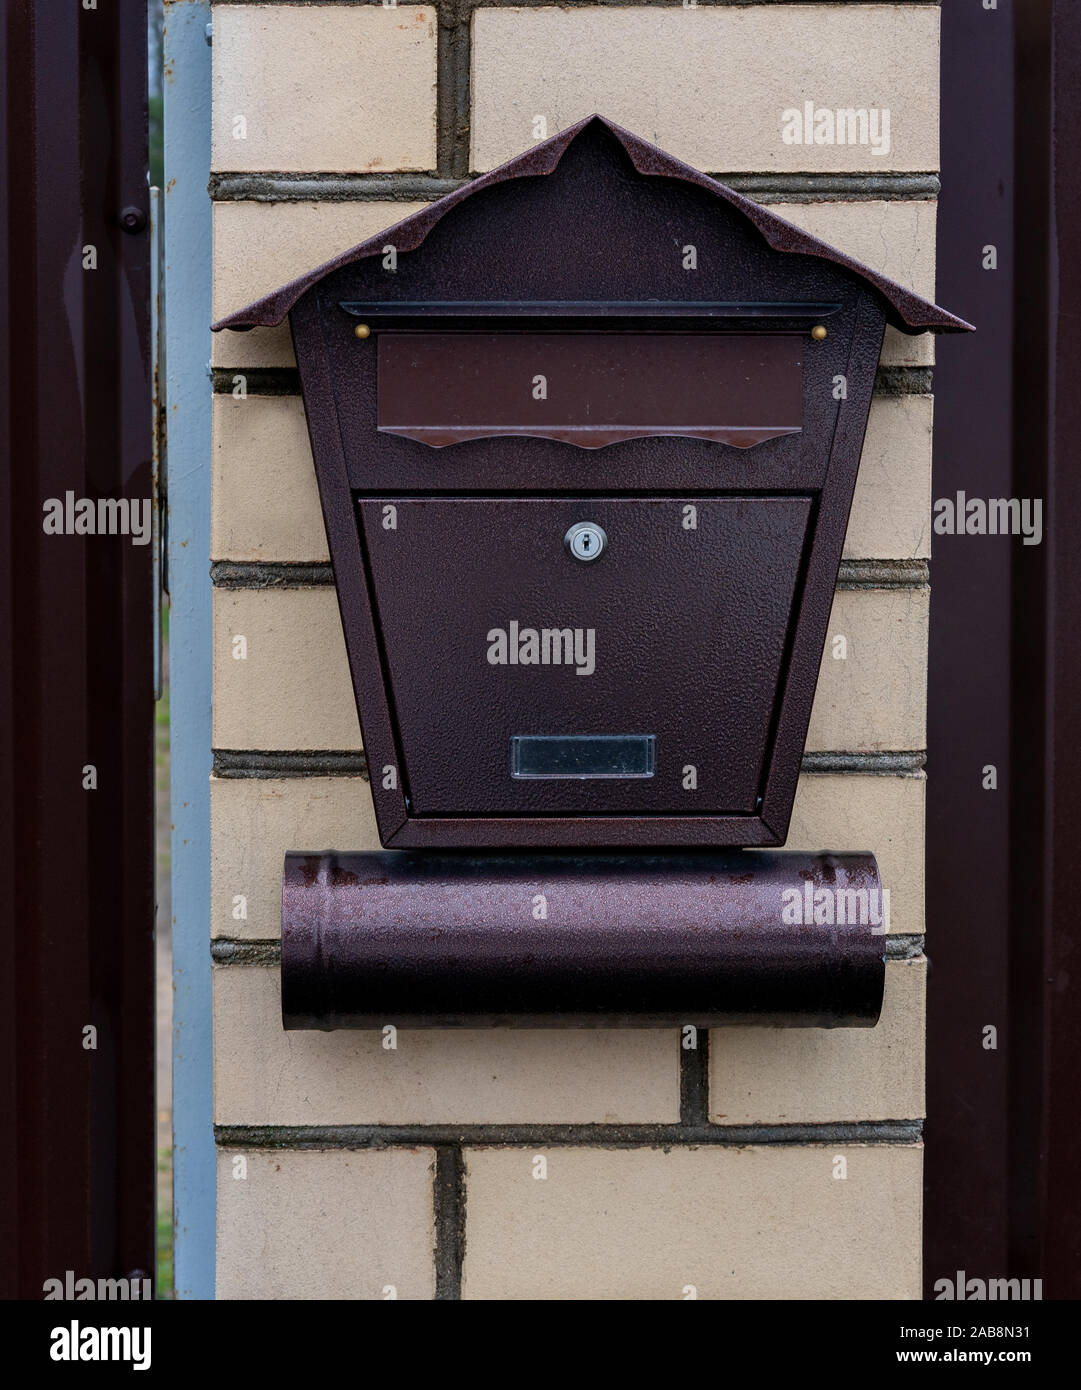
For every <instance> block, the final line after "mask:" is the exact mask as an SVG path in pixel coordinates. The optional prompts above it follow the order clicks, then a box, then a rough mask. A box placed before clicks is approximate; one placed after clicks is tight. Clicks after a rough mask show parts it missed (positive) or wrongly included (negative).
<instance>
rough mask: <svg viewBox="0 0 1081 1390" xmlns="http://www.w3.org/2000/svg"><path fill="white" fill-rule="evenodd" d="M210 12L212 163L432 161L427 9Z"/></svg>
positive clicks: (339, 166) (401, 164)
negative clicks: (240, 128)
mask: <svg viewBox="0 0 1081 1390" xmlns="http://www.w3.org/2000/svg"><path fill="white" fill-rule="evenodd" d="M213 15H214V44H213V112H214V115H213V129H212V136H211V167H212V168H213V169H217V170H229V169H244V170H256V169H269V170H280V171H283V172H300V171H304V170H317V171H323V172H329V171H335V172H344V171H348V172H355V173H370V172H373V171H377V170H378V171H384V170H390V169H431V168H433V167H434V165H435V79H436V71H435V66H436V63H435V57H436V27H437V19H436V11H435V7H434V6H433V5H396V6H394V7H392V8H383V7H382V6H369V5H337V4H326V5H215V6H214V9H213ZM241 120H242V121H243V122H244V127H243V128H244V130H245V132H246V134H245V138H242V139H238V138H236V132H237V129H238V122H239V121H241Z"/></svg>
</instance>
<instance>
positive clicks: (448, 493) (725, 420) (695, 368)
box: [215, 117, 969, 849]
mask: <svg viewBox="0 0 1081 1390" xmlns="http://www.w3.org/2000/svg"><path fill="white" fill-rule="evenodd" d="M286 314H289V315H290V318H291V322H292V329H293V339H294V343H295V347H296V355H297V362H298V365H299V369H300V376H301V383H302V388H303V392H304V402H305V408H306V411H307V417H308V428H309V431H310V435H311V442H312V450H313V453H314V456H315V466H316V471H317V474H318V480H319V489H320V494H321V497H322V504H323V513H324V517H325V520H326V527H327V535H328V537H329V542H330V551H331V556H332V560H333V565H334V576H335V582H336V584H337V589H338V595H339V600H340V606H341V615H342V623H343V626H344V629H345V637H346V644H347V647H348V652H349V661H350V667H351V670H352V677H353V683H354V688H355V693H356V698H357V703H358V708H359V712H360V718H361V724H362V728H363V734H364V746H365V750H366V755H367V760H368V766H369V770H370V775H371V784H372V793H373V797H374V800H375V808H376V814H377V818H378V824H379V832H380V836H381V838H382V841H383V843H384V845H386V846H388V847H395V848H424V847H436V848H476V849H482V848H489V849H499V848H513V847H525V846H536V847H543V846H547V847H565V848H576V849H583V848H587V847H633V846H671V847H680V846H694V845H698V846H752V845H779V844H782V843H783V842H784V839H785V836H786V834H787V830H788V822H789V816H790V813H791V808H792V800H793V796H794V793H795V788H796V780H797V777H798V774H799V768H800V760H801V756H802V751H803V745H804V740H805V736H806V731H807V724H808V720H809V718H810V713H811V704H812V700H813V697H814V691H815V685H816V681H817V677H818V668H819V660H820V657H821V653H822V647H823V642H824V640H825V635H826V628H827V623H828V620H829V613H830V605H831V602H832V598H833V591H834V586H835V583H836V577H837V570H838V566H839V563H840V558H841V549H842V545H843V542H844V536H845V530H846V527H847V522H848V514H849V507H850V504H851V500H852V492H853V487H854V484H855V480H856V472H857V468H858V466H859V458H860V450H861V447H862V443H863V435H864V429H865V426H866V421H867V412H868V409H869V406H870V401H871V392H872V387H873V383H874V377H875V370H876V367H877V364H878V358H879V352H880V348H881V343H882V336H883V332H884V330H885V327H886V325H887V324H892V325H893V326H895V327H896V328H899V329H900V330H901V331H903V332H906V333H916V332H924V331H927V330H932V331H959V330H964V329H967V328H968V327H969V325H967V324H965V323H964V322H963V321H961V320H960V319H957V318H955V317H953V316H952V315H951V314H948V313H946V312H945V311H944V310H942V309H939V308H936V307H935V306H934V305H933V304H930V303H928V302H926V301H925V300H922V299H920V298H918V297H917V296H916V295H913V294H911V293H910V292H909V291H907V290H905V289H903V288H902V287H901V286H899V285H896V284H894V283H893V282H891V281H889V280H886V279H884V278H883V277H882V276H880V275H878V274H876V273H875V272H873V271H871V270H869V269H868V268H867V267H865V266H862V265H859V264H858V263H856V262H855V261H853V260H851V259H850V258H849V257H847V256H845V255H843V254H842V253H841V252H839V251H836V250H834V249H833V248H832V247H830V246H827V245H825V244H824V243H823V242H821V241H818V240H816V239H815V238H814V237H811V236H809V235H807V234H806V233H804V232H802V231H800V230H799V229H797V228H796V227H794V226H792V225H791V224H790V223H788V222H785V221H783V220H782V219H781V218H779V217H776V216H774V215H773V214H772V213H770V212H768V211H766V210H765V209H764V208H762V207H760V206H758V205H757V204H755V203H752V202H750V201H748V200H747V199H745V198H743V197H741V196H740V195H738V194H737V193H734V192H733V191H732V190H730V189H728V188H725V187H724V186H723V185H721V184H719V183H717V182H715V181H714V180H712V179H710V178H707V177H706V176H705V175H703V174H700V173H698V172H697V171H696V170H694V169H691V168H689V167H688V166H687V165H685V164H682V163H680V162H679V161H678V160H675V159H673V158H671V157H670V156H668V155H666V154H664V153H662V152H661V151H660V150H658V149H656V148H655V147H654V146H653V145H650V144H648V143H647V142H645V141H643V140H640V139H638V138H637V137H636V136H634V135H631V134H630V133H629V132H627V131H625V130H622V129H620V128H619V127H618V126H615V125H613V124H612V123H611V122H608V121H605V120H602V119H601V118H599V117H593V118H591V119H589V120H587V121H583V122H581V123H580V124H578V125H576V126H573V127H571V128H570V129H569V130H566V131H564V132H563V133H562V134H560V135H558V136H556V137H555V138H554V139H552V140H549V141H546V142H545V143H544V144H541V145H538V146H536V147H535V148H534V149H532V150H531V151H529V153H527V154H525V155H523V156H522V157H521V158H519V159H516V160H513V161H511V162H510V163H509V164H505V165H503V166H502V167H501V168H499V169H496V170H495V171H494V172H492V173H490V174H486V175H484V176H483V177H481V178H478V179H477V180H475V181H474V182H473V183H471V184H470V185H468V187H465V188H462V189H460V190H459V191H457V192H455V193H452V194H450V195H449V196H448V197H446V198H443V199H441V200H440V201H439V202H437V203H435V204H433V205H432V206H430V207H428V208H426V209H425V210H424V211H422V212H419V213H417V214H416V215H414V216H412V217H409V218H407V219H406V220H405V221H403V222H399V223H398V224H396V225H395V226H394V227H392V228H390V229H389V230H388V231H387V232H385V233H383V234H381V235H380V236H377V237H373V238H371V239H370V240H369V241H366V242H364V243H362V244H361V245H360V246H358V247H356V248H354V249H353V250H352V251H349V252H347V253H345V254H344V255H341V256H339V257H337V258H336V259H335V260H333V261H330V262H328V263H327V264H326V265H323V266H321V267H319V268H318V269H316V270H313V271H312V272H311V273H310V274H308V275H305V276H303V277H301V278H300V279H298V280H295V281H293V282H292V283H291V284H289V285H286V286H284V287H283V288H282V289H280V290H278V291H277V292H275V293H274V294H272V295H269V296H267V297H266V298H264V299H262V300H259V301H258V302H257V303H255V304H253V305H251V306H249V307H248V308H247V309H243V310H241V311H240V312H239V313H236V314H234V315H232V316H231V317H229V318H227V319H224V320H222V322H220V323H219V324H217V325H215V327H216V328H217V329H223V328H229V329H245V328H252V327H255V326H258V325H271V324H275V323H279V322H281V320H282V319H283V318H284V317H285V315H286Z"/></svg>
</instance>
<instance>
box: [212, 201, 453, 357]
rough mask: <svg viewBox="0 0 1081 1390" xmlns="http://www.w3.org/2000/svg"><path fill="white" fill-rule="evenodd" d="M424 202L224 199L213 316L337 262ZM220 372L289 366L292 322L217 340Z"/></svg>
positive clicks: (217, 228) (216, 227) (216, 225)
mask: <svg viewBox="0 0 1081 1390" xmlns="http://www.w3.org/2000/svg"><path fill="white" fill-rule="evenodd" d="M425 206H427V204H425V203H423V202H421V203H391V202H370V203H369V202H341V203H331V202H326V203H316V202H306V203H257V202H244V201H241V202H221V203H215V204H214V209H213V214H212V217H213V233H214V290H213V310H212V312H213V318H214V320H215V321H217V320H218V319H220V318H225V316H226V315H227V314H231V313H234V312H235V311H236V310H237V309H242V308H243V307H244V305H245V304H250V303H251V302H252V300H254V299H258V298H259V297H260V296H261V295H264V294H268V293H269V292H270V291H271V290H276V289H277V288H278V286H279V285H284V284H285V283H286V282H287V281H289V280H294V279H295V278H296V277H297V276H298V275H303V274H304V273H305V271H308V270H312V269H314V268H315V267H316V266H318V265H322V264H323V262H324V261H329V260H332V259H333V257H335V256H337V255H340V254H341V253H342V252H343V251H348V250H349V249H350V247H353V246H357V245H359V244H360V242H362V241H367V240H368V238H369V237H371V236H375V234H376V233H377V232H381V231H383V230H384V229H389V228H390V227H392V226H393V225H394V224H395V223H396V222H401V221H402V219H403V218H405V217H409V216H411V215H412V214H413V213H414V212H419V210H420V209H421V208H422V207H425ZM211 352H212V356H211V361H212V363H213V364H214V365H215V366H220V367H292V366H294V365H295V363H296V359H295V357H294V356H293V343H292V339H291V338H290V336H289V325H288V323H284V324H282V325H280V326H279V327H278V328H254V329H252V330H251V331H250V332H246V333H235V332H232V331H231V330H229V329H223V330H222V332H220V333H215V334H214V335H213V338H212V348H211Z"/></svg>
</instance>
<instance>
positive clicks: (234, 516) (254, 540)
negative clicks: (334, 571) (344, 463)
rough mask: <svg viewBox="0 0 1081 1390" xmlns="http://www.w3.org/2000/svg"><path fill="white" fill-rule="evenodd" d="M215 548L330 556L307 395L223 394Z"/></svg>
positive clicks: (252, 555) (258, 556)
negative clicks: (307, 416) (310, 437)
mask: <svg viewBox="0 0 1081 1390" xmlns="http://www.w3.org/2000/svg"><path fill="white" fill-rule="evenodd" d="M210 554H211V557H212V558H213V559H215V560H293V561H302V560H309V561H323V562H326V561H327V560H329V559H330V552H329V550H328V548H327V534H326V528H325V527H324V525H323V512H322V508H321V507H320V504H319V489H318V487H317V485H316V481H315V467H314V465H313V463H312V455H311V448H310V446H309V444H308V426H307V421H306V419H305V416H304V405H303V403H302V401H301V399H300V397H299V396H246V397H243V398H236V397H234V396H232V395H228V396H226V395H222V394H220V393H219V394H217V395H215V397H214V408H213V471H212V485H211V510H210Z"/></svg>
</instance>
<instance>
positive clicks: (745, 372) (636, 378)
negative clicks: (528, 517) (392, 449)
mask: <svg viewBox="0 0 1081 1390" xmlns="http://www.w3.org/2000/svg"><path fill="white" fill-rule="evenodd" d="M802 351H803V339H802V338H801V337H800V336H799V335H797V334H794V333H793V334H756V333H739V334H734V333H721V332H702V333H680V332H668V333H665V332H652V333H640V332H595V331H589V330H586V331H568V332H536V333H528V332H527V333H516V332H502V333H487V332H458V333H454V332H447V333H438V332H433V333H428V332H383V333H380V334H379V363H378V370H379V407H378V419H379V430H380V432H382V433H384V434H396V435H402V436H404V437H405V438H407V439H414V440H418V441H421V442H423V443H425V444H430V445H432V446H434V447H435V448H443V447H444V446H446V445H448V444H457V443H461V442H463V441H465V440H470V439H486V438H493V437H507V436H530V437H533V438H540V439H553V440H559V441H562V442H564V443H567V444H576V445H578V446H579V447H580V448H584V449H599V448H602V447H603V446H604V445H607V444H615V443H618V442H619V441H621V440H627V439H643V438H649V437H651V436H675V437H680V438H689V439H706V440H713V441H715V442H718V443H722V444H731V445H735V446H736V447H737V448H744V449H745V448H749V447H750V446H751V445H754V444H760V443H762V441H763V440H767V439H776V438H778V437H779V436H781V435H787V434H798V433H799V431H800V429H801V425H802V415H803V377H802Z"/></svg>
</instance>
